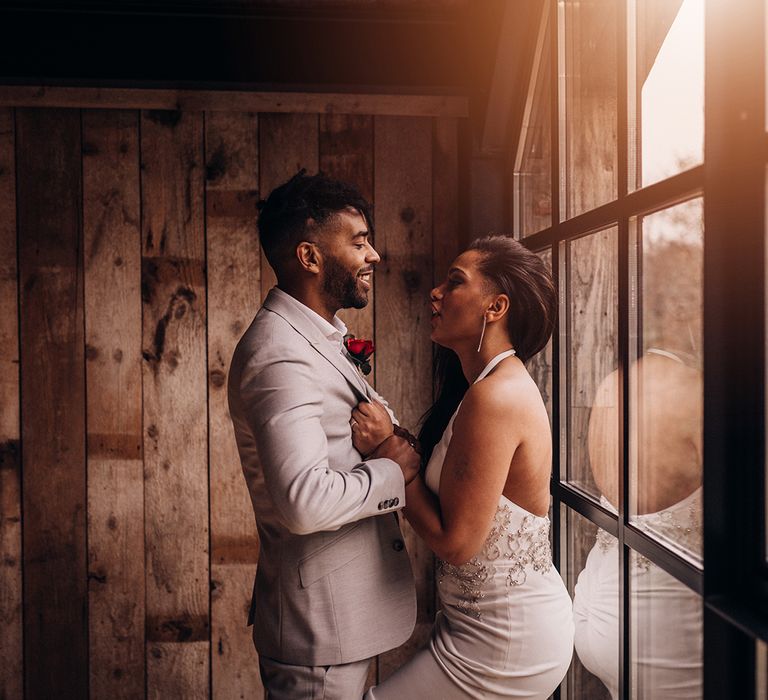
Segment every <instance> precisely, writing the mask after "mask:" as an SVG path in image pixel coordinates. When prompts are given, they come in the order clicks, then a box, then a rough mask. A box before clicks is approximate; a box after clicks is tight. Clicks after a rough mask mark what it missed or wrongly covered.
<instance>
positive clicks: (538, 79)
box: [515, 3, 552, 236]
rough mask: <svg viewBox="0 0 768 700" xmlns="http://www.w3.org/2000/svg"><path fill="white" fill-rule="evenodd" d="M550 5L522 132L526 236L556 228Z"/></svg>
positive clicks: (521, 227) (520, 176) (521, 225)
mask: <svg viewBox="0 0 768 700" xmlns="http://www.w3.org/2000/svg"><path fill="white" fill-rule="evenodd" d="M548 19H549V3H544V14H543V17H542V23H543V26H542V27H541V28H540V30H539V31H540V35H539V40H538V42H537V45H536V52H535V54H534V66H533V75H534V76H535V77H534V80H535V84H534V88H533V95H532V97H531V100H530V102H528V103H527V104H526V107H525V114H524V115H523V128H522V132H521V137H522V138H521V141H522V150H521V151H520V153H519V155H518V157H519V162H518V163H516V164H515V166H516V167H515V186H516V190H517V191H516V196H515V201H516V203H517V207H516V209H517V211H518V231H519V232H520V234H521V235H522V236H529V235H531V234H532V233H536V232H537V231H541V230H542V229H545V228H548V227H549V226H551V225H552V121H551V86H552V59H551V55H552V54H551V51H550V44H551V38H550V37H551V29H550V22H549V21H548Z"/></svg>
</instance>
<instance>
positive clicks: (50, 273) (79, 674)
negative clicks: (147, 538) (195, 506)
mask: <svg viewBox="0 0 768 700" xmlns="http://www.w3.org/2000/svg"><path fill="white" fill-rule="evenodd" d="M16 125H17V139H18V141H17V145H18V149H17V157H18V164H17V176H18V202H19V207H18V223H19V275H20V281H21V337H20V346H21V397H22V398H21V415H22V437H23V440H24V451H23V513H24V528H23V532H22V536H23V547H24V604H25V610H26V611H27V614H26V615H25V628H24V655H25V676H26V678H25V686H26V687H25V691H26V694H27V695H28V696H29V697H31V698H43V697H46V698H48V697H58V696H60V695H61V693H62V689H63V688H66V692H67V694H68V695H70V696H71V697H85V696H87V694H88V623H87V619H86V615H87V593H86V542H85V537H86V532H85V527H86V525H85V505H86V503H85V499H86V493H85V381H84V369H83V365H84V358H83V350H84V336H83V286H82V285H83V269H82V255H81V247H82V240H81V235H82V233H81V217H80V206H81V187H80V183H81V177H80V175H81V173H80V158H81V152H80V112H79V111H77V110H63V109H62V110H53V109H51V110H37V109H23V110H18V112H17V124H16Z"/></svg>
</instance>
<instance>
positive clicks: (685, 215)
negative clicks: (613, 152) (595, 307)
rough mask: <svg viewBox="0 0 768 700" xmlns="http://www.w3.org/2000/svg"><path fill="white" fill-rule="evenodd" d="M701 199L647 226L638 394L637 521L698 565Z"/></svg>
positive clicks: (634, 393)
mask: <svg viewBox="0 0 768 700" xmlns="http://www.w3.org/2000/svg"><path fill="white" fill-rule="evenodd" d="M702 222H703V211H702V200H701V199H700V198H698V199H694V200H691V201H689V202H685V203H683V204H679V205H677V206H674V207H671V208H669V209H664V210H662V211H660V212H657V213H655V214H651V215H650V216H646V217H644V218H643V219H642V220H641V225H640V229H639V232H638V234H639V240H638V256H637V257H638V261H637V278H638V279H637V283H636V285H637V288H638V290H639V295H638V313H637V317H638V338H637V344H636V349H637V354H638V358H637V359H636V360H635V361H634V362H633V364H632V368H631V371H630V395H631V397H632V404H631V405H632V408H633V410H632V412H631V414H632V415H631V424H630V425H631V443H632V445H633V449H632V450H631V454H632V469H631V476H630V486H631V488H630V493H631V498H630V515H631V521H632V523H633V524H634V525H636V526H637V527H639V528H640V529H642V530H644V531H645V532H647V533H648V534H650V535H651V536H652V537H654V538H655V539H657V540H659V541H660V542H661V543H662V544H664V545H666V546H669V547H672V548H675V549H677V550H679V551H680V553H681V554H683V555H685V556H688V557H689V558H690V559H692V560H693V561H694V562H696V563H700V562H701V556H702V500H701V477H702V428H703V379H702V304H703V298H702V294H703V291H702V275H703V230H702Z"/></svg>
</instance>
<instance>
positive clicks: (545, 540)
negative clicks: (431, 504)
mask: <svg viewBox="0 0 768 700" xmlns="http://www.w3.org/2000/svg"><path fill="white" fill-rule="evenodd" d="M511 354H512V352H506V353H501V354H500V355H497V356H496V357H495V358H493V360H491V362H490V363H489V364H488V365H487V366H486V367H485V369H484V370H483V371H482V372H481V373H480V376H479V377H478V378H477V379H476V380H475V381H476V382H478V381H480V380H481V379H483V378H484V377H486V376H487V375H488V374H489V373H490V371H491V370H492V369H493V368H494V367H495V366H496V365H497V364H498V363H499V362H501V360H503V359H505V358H506V357H509V356H510V355H511ZM457 413H458V408H457V409H456V413H454V415H453V416H452V418H451V420H450V421H449V423H448V425H447V427H446V429H445V432H444V433H443V436H442V438H441V440H440V442H439V443H438V444H437V445H435V448H434V450H433V452H432V456H431V457H430V460H429V463H428V464H427V469H426V474H425V481H426V484H427V486H428V487H429V488H430V490H432V491H433V492H434V493H436V494H437V493H438V492H439V487H440V475H441V473H442V468H443V461H444V459H445V455H446V452H447V450H448V444H449V443H450V441H451V437H452V435H453V423H454V419H455V418H456V414H457ZM551 568H552V550H551V547H550V541H549V518H547V517H542V516H538V515H534V514H533V513H529V512H528V511H527V510H525V509H523V508H521V507H520V506H519V505H517V504H516V503H514V502H513V501H511V500H509V499H508V498H506V497H505V496H504V495H501V496H500V498H499V505H498V507H497V508H496V513H495V514H494V517H493V522H492V523H491V530H490V532H489V533H488V536H487V537H486V539H485V542H484V544H483V547H482V548H481V550H480V551H479V552H478V553H477V554H476V555H475V556H474V557H473V558H472V559H470V560H469V561H468V562H466V563H465V564H462V565H461V566H455V565H453V564H449V563H447V562H444V561H438V588H439V591H440V598H441V601H442V603H443V605H449V606H451V607H453V608H454V609H456V610H458V611H460V612H461V613H464V614H465V615H468V616H470V617H473V618H475V619H478V620H479V619H482V617H483V614H484V607H485V605H484V604H485V603H488V604H489V605H491V606H492V605H493V604H494V603H495V601H497V599H498V598H499V597H500V596H502V597H503V596H505V595H506V592H507V590H508V589H510V588H512V587H520V586H524V585H525V584H526V582H527V581H528V579H529V577H530V576H531V575H534V576H535V575H536V574H542V573H547V572H549V571H550V569H551Z"/></svg>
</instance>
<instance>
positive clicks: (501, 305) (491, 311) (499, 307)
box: [486, 294, 509, 321]
mask: <svg viewBox="0 0 768 700" xmlns="http://www.w3.org/2000/svg"><path fill="white" fill-rule="evenodd" d="M507 311H509V297H508V296H507V295H506V294H499V295H498V296H497V297H496V298H495V299H494V300H493V302H492V303H491V305H490V306H489V307H488V310H487V311H486V318H487V319H488V320H489V321H498V320H499V319H500V318H504V316H506V314H507Z"/></svg>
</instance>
